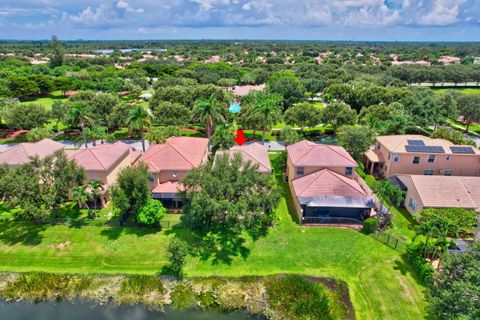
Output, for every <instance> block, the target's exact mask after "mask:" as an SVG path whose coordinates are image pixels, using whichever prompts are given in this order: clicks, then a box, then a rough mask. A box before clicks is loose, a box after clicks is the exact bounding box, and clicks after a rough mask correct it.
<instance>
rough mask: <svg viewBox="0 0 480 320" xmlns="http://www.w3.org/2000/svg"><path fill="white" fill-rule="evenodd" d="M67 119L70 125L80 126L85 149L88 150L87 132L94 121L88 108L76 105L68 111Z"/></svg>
mask: <svg viewBox="0 0 480 320" xmlns="http://www.w3.org/2000/svg"><path fill="white" fill-rule="evenodd" d="M67 119H68V122H69V124H70V125H72V126H78V127H79V128H80V130H81V131H82V136H83V142H84V144H85V148H88V137H87V135H86V133H87V132H86V131H85V130H86V129H87V127H89V126H91V125H92V122H93V121H92V116H91V114H90V113H89V112H88V110H87V108H86V107H85V106H84V105H83V104H80V103H75V104H74V105H73V106H72V107H71V108H70V110H68V114H67ZM88 130H89V129H88ZM88 130H87V131H88Z"/></svg>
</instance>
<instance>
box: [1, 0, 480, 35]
mask: <svg viewBox="0 0 480 320" xmlns="http://www.w3.org/2000/svg"><path fill="white" fill-rule="evenodd" d="M0 1H1V2H2V5H0V18H2V19H3V20H5V21H7V22H8V21H10V22H11V23H13V22H15V21H14V20H15V17H26V16H27V15H28V14H30V13H31V12H34V10H40V9H43V10H45V11H44V12H42V13H32V14H33V15H35V14H36V15H43V16H44V18H43V19H37V20H43V21H47V20H54V21H57V23H58V24H60V25H61V26H64V25H67V24H69V25H73V26H75V27H81V28H91V29H95V28H109V29H115V28H131V29H132V30H138V29H140V28H144V29H142V30H147V29H156V28H167V27H170V28H189V27H191V28H210V27H219V28H222V27H229V26H235V27H239V26H240V27H258V26H274V27H278V26H280V27H285V28H289V27H302V28H303V27H322V26H328V27H338V28H342V27H360V28H380V27H382V28H383V27H396V26H400V27H402V26H403V27H405V26H406V27H424V26H443V25H455V24H458V23H465V24H467V23H468V24H471V25H473V24H476V23H477V22H478V20H479V19H480V1H478V0H135V1H133V0H40V1H43V3H42V2H40V1H38V0H0ZM35 1H36V3H37V5H36V7H34V5H33V3H34V2H35ZM4 2H5V3H6V4H5V5H3V3H4ZM32 20H33V19H32ZM28 22H29V21H25V22H24V24H26V23H28ZM35 23H39V22H38V21H36V22H35Z"/></svg>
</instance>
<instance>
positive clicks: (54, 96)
mask: <svg viewBox="0 0 480 320" xmlns="http://www.w3.org/2000/svg"><path fill="white" fill-rule="evenodd" d="M56 100H60V101H66V100H67V97H65V96H64V95H63V94H62V92H61V91H55V92H52V93H50V94H49V95H48V96H46V97H43V98H36V99H30V100H26V101H22V102H21V103H22V104H39V105H42V106H45V108H46V109H47V110H52V105H53V103H54V102H55V101H56Z"/></svg>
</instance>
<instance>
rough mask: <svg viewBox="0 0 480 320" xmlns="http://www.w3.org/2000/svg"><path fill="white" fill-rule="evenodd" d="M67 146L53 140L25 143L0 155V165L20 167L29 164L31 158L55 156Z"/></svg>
mask: <svg viewBox="0 0 480 320" xmlns="http://www.w3.org/2000/svg"><path fill="white" fill-rule="evenodd" d="M64 147H65V146H64V145H63V144H61V143H60V142H56V141H53V140H51V139H43V140H41V141H38V142H25V143H19V144H18V145H16V146H14V147H13V148H10V149H8V150H6V151H4V152H1V153H0V164H8V165H19V164H23V163H27V162H28V161H29V158H30V157H33V156H38V157H39V158H40V159H43V158H45V157H46V156H49V155H51V154H53V153H54V152H55V151H57V150H61V149H63V148H64Z"/></svg>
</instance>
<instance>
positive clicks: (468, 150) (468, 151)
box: [450, 146, 475, 154]
mask: <svg viewBox="0 0 480 320" xmlns="http://www.w3.org/2000/svg"><path fill="white" fill-rule="evenodd" d="M450 150H452V152H453V153H462V154H475V150H473V148H472V147H457V146H453V147H450Z"/></svg>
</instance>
